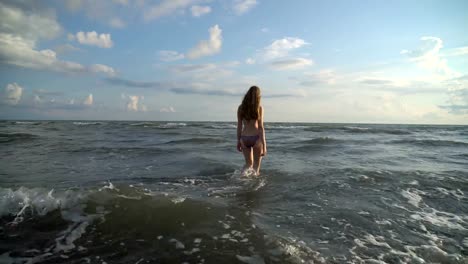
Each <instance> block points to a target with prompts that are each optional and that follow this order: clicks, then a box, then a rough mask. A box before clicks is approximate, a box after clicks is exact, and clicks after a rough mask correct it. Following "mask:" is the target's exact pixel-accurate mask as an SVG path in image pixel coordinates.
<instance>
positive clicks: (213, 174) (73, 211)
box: [0, 121, 468, 264]
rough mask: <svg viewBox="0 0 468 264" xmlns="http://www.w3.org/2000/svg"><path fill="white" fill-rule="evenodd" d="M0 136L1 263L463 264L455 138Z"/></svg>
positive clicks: (191, 133)
mask: <svg viewBox="0 0 468 264" xmlns="http://www.w3.org/2000/svg"><path fill="white" fill-rule="evenodd" d="M265 127H266V136H267V143H268V154H267V156H266V157H265V158H264V159H263V162H262V168H261V173H260V175H259V176H254V175H250V176H248V177H246V175H244V174H242V172H241V169H242V166H243V162H244V158H243V156H242V154H241V153H239V152H237V151H236V127H235V124H234V123H229V122H111V121H102V122H101V121H100V122H97V121H96V122H94V121H93V122H88V121H80V122H77V121H3V122H0V217H1V218H0V237H1V239H0V263H140V264H141V263H184V262H185V263H467V261H468V260H467V258H466V256H467V255H468V127H467V126H429V125H367V124H359V125H356V124H311V123H303V124H298V123H294V124H292V123H267V124H265Z"/></svg>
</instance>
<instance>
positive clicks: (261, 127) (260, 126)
mask: <svg viewBox="0 0 468 264" xmlns="http://www.w3.org/2000/svg"><path fill="white" fill-rule="evenodd" d="M259 114H260V117H259V119H258V129H259V130H260V140H261V141H262V144H263V151H262V156H265V155H266V153H267V145H266V138H265V128H264V126H263V107H262V106H260V113H259Z"/></svg>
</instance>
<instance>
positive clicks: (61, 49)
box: [54, 43, 81, 54]
mask: <svg viewBox="0 0 468 264" xmlns="http://www.w3.org/2000/svg"><path fill="white" fill-rule="evenodd" d="M54 50H55V52H57V54H63V53H67V52H74V51H81V49H80V48H77V47H75V46H73V45H71V44H68V43H67V44H64V45H59V46H56V47H55V48H54Z"/></svg>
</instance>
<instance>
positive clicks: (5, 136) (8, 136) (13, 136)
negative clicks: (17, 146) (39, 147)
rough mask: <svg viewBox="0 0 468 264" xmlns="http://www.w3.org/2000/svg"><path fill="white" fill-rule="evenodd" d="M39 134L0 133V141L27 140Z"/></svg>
mask: <svg viewBox="0 0 468 264" xmlns="http://www.w3.org/2000/svg"><path fill="white" fill-rule="evenodd" d="M38 137H39V136H37V135H33V134H29V133H0V143H9V142H14V141H27V140H32V139H36V138H38Z"/></svg>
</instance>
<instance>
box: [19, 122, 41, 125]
mask: <svg viewBox="0 0 468 264" xmlns="http://www.w3.org/2000/svg"><path fill="white" fill-rule="evenodd" d="M14 124H15V125H38V124H40V122H33V121H15V122H14Z"/></svg>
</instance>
